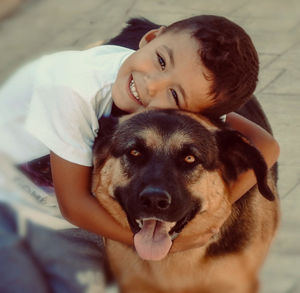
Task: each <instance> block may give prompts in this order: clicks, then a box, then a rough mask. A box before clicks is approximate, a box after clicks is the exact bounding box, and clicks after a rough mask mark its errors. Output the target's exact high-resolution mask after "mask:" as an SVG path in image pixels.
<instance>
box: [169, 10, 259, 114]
mask: <svg viewBox="0 0 300 293" xmlns="http://www.w3.org/2000/svg"><path fill="white" fill-rule="evenodd" d="M181 30H188V31H190V32H191V36H192V37H193V38H195V39H196V40H198V41H199V43H200V48H199V55H200V57H201V61H202V63H203V64H204V66H205V67H206V68H207V69H208V70H209V71H210V72H211V73H212V75H213V76H212V79H213V85H212V88H211V92H210V94H211V95H213V97H214V100H215V103H214V105H213V106H211V107H209V108H208V109H206V110H205V111H204V113H203V114H207V115H209V116H213V117H219V116H221V115H223V114H226V113H229V112H232V111H234V110H237V109H238V108H239V107H240V106H241V105H243V104H244V103H245V102H246V101H247V100H248V99H249V98H250V97H251V96H252V94H253V92H254V90H255V88H256V85H257V81H258V71H259V60H258V55H257V52H256V49H255V47H254V45H253V43H252V40H251V38H250V37H249V35H248V34H247V33H246V32H245V31H244V30H243V29H242V28H241V27H240V26H239V25H237V24H235V23H234V22H232V21H230V20H228V19H226V18H225V17H221V16H215V15H200V16H195V17H191V18H187V19H183V20H181V21H178V22H175V23H173V24H171V25H169V26H167V28H166V30H165V32H170V31H171V32H176V31H177V32H178V31H181Z"/></svg>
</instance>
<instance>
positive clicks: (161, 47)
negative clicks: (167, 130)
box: [112, 28, 213, 113]
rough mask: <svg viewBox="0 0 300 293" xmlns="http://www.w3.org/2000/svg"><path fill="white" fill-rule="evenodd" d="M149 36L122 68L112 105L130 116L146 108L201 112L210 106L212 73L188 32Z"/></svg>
mask: <svg viewBox="0 0 300 293" xmlns="http://www.w3.org/2000/svg"><path fill="white" fill-rule="evenodd" d="M163 30H164V28H160V29H158V30H152V31H150V32H148V33H147V34H146V35H145V36H144V37H143V39H142V40H141V42H140V49H139V50H138V51H136V52H134V53H133V54H132V55H131V56H129V57H128V58H127V59H126V60H125V62H124V63H123V64H122V66H121V68H120V70H119V72H118V75H117V79H116V81H115V83H114V85H113V88H112V96H113V100H114V103H115V104H116V106H117V107H119V108H120V109H121V110H123V111H126V112H129V113H132V112H136V111H139V110H142V109H144V108H147V107H153V108H168V109H172V108H180V109H184V110H188V111H192V112H201V111H202V110H204V109H206V108H207V107H209V106H211V105H212V104H213V99H212V96H210V95H209V92H210V88H211V85H212V80H211V78H207V77H211V76H212V75H211V73H210V72H209V71H208V69H207V68H206V67H205V66H204V65H203V64H202V63H201V60H200V57H199V54H198V51H199V49H200V46H199V44H198V42H197V41H196V40H195V39H193V38H192V37H191V35H190V33H189V32H187V31H183V32H176V33H174V32H166V33H162V31H163Z"/></svg>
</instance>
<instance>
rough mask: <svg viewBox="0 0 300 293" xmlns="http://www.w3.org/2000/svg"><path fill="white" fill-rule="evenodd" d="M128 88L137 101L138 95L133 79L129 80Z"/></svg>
mask: <svg viewBox="0 0 300 293" xmlns="http://www.w3.org/2000/svg"><path fill="white" fill-rule="evenodd" d="M130 90H131V93H132V94H133V95H134V97H135V98H136V99H137V100H138V101H139V100H140V97H139V95H138V93H137V91H136V88H135V83H134V80H133V79H132V80H131V81H130Z"/></svg>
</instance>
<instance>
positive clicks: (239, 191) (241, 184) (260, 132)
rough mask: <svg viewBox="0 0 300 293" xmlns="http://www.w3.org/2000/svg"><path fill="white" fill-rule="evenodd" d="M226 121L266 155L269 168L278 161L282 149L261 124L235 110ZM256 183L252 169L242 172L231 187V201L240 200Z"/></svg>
mask: <svg viewBox="0 0 300 293" xmlns="http://www.w3.org/2000/svg"><path fill="white" fill-rule="evenodd" d="M226 123H227V124H228V125H229V126H230V127H231V128H232V129H234V130H237V131H239V132H240V133H242V134H243V135H244V136H245V137H247V138H248V139H249V141H250V142H251V143H252V144H253V145H254V146H255V147H256V148H257V149H258V150H259V151H260V153H261V154H262V156H263V157H264V159H265V161H266V164H267V166H268V168H271V167H272V166H273V165H274V164H275V163H276V161H277V159H278V157H279V152H280V149H279V144H278V143H277V141H276V140H275V139H274V137H273V136H272V135H271V134H269V133H268V132H267V131H266V130H264V129H263V128H262V127H260V126H259V125H257V124H255V123H253V122H251V121H250V120H248V119H246V118H244V117H242V116H241V115H239V114H237V113H233V112H232V113H229V114H228V115H227V117H226ZM255 184H256V177H255V175H254V172H253V171H252V170H248V171H246V172H244V173H242V174H240V175H239V177H238V178H237V180H236V181H235V182H234V183H232V184H231V187H230V191H231V198H230V199H231V202H232V203H233V202H235V201H236V200H238V199H239V198H240V197H241V196H242V195H243V194H245V193H246V192H247V191H248V190H249V189H250V188H251V187H252V186H254V185H255Z"/></svg>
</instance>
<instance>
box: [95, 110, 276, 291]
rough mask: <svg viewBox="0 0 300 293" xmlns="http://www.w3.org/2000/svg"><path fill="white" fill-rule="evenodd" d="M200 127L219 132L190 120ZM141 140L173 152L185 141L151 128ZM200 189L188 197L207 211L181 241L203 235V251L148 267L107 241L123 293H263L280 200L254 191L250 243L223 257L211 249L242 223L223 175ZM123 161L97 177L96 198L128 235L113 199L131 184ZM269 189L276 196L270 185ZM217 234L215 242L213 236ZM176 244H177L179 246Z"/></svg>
mask: <svg viewBox="0 0 300 293" xmlns="http://www.w3.org/2000/svg"><path fill="white" fill-rule="evenodd" d="M187 115H189V116H191V117H193V119H197V120H198V121H201V124H202V125H204V126H205V127H206V128H207V129H209V130H210V131H215V130H216V127H215V126H214V125H212V124H210V122H209V121H208V120H206V119H203V118H199V117H198V116H195V115H193V114H187ZM139 135H141V136H143V137H145V138H146V140H147V145H149V146H150V147H151V148H157V147H161V148H172V147H173V146H174V147H175V145H178V144H180V143H181V142H182V141H184V140H185V136H184V134H182V133H179V132H178V133H177V134H176V135H174V136H173V137H172V138H171V139H170V140H168V141H167V142H162V140H161V138H160V137H159V135H158V134H157V133H155V131H153V129H151V128H149V129H147V130H145V131H143V132H141V133H139ZM200 173H201V176H200V177H199V180H197V181H196V183H192V184H190V186H189V187H188V188H189V191H190V192H191V193H192V194H193V195H194V197H195V198H197V197H198V198H201V199H202V200H203V207H204V208H203V210H202V211H201V212H200V213H198V214H197V215H196V216H195V217H194V218H193V220H192V221H191V222H190V223H188V225H187V226H186V227H185V228H184V229H183V231H182V232H181V233H180V235H179V237H180V238H181V239H185V238H186V239H188V237H190V236H193V235H199V243H201V245H202V246H201V247H199V248H195V249H190V250H187V251H183V252H177V253H169V255H168V256H167V257H166V258H165V259H163V260H162V261H158V262H150V261H144V260H142V259H140V258H139V256H138V255H137V254H136V252H135V250H134V248H132V247H128V246H126V245H123V244H121V243H118V242H115V241H112V240H107V242H106V250H107V254H108V258H109V261H110V265H111V268H112V271H113V273H114V274H115V277H116V279H117V282H118V283H119V285H120V287H121V292H123V293H160V292H161V293H164V292H172V293H185V292H188V293H193V292H197V293H255V292H258V280H257V275H258V272H259V269H260V267H261V265H262V263H263V261H264V259H265V257H266V255H267V252H268V249H269V246H270V243H271V241H272V238H273V236H274V232H275V230H276V228H277V223H278V218H279V212H278V210H279V209H278V201H277V199H276V200H275V201H273V202H270V201H268V200H266V199H265V198H264V197H262V196H261V195H260V194H259V192H258V190H257V189H256V188H255V189H254V190H253V191H252V192H254V193H255V195H254V198H255V200H254V201H252V204H254V205H255V209H254V210H255V215H254V216H253V217H254V219H252V220H254V221H255V224H256V225H255V228H254V230H253V231H251V237H252V238H251V243H250V244H249V245H247V247H246V248H245V249H243V250H241V252H238V253H231V254H227V255H224V256H209V255H207V253H206V252H207V247H208V246H209V245H210V244H211V243H213V242H215V241H217V240H218V239H219V237H221V235H222V234H221V231H220V229H222V227H223V228H224V227H226V225H227V224H228V223H230V222H231V221H233V220H234V219H235V218H238V217H239V215H238V214H237V212H236V210H235V209H234V208H233V207H232V206H231V204H230V202H229V194H228V187H227V186H226V183H225V182H224V180H223V179H222V177H221V176H220V173H219V171H218V170H217V171H210V172H209V171H205V172H199V174H200ZM126 183H127V180H126V179H125V177H124V176H123V175H122V170H121V165H120V162H119V160H118V159H115V158H110V157H109V158H108V159H107V160H106V162H105V163H104V165H103V166H102V167H101V169H100V170H95V172H94V176H93V192H94V194H95V195H96V197H97V198H98V200H99V202H100V203H101V204H102V205H103V206H104V208H105V209H107V210H108V211H109V212H110V213H111V215H112V216H113V217H114V218H115V219H116V221H117V222H118V223H120V225H122V226H124V227H126V228H127V229H129V225H128V223H127V220H126V216H125V213H124V212H123V210H122V209H121V207H120V206H119V205H118V203H117V202H116V201H115V200H114V199H113V194H112V190H113V188H114V187H116V186H122V185H123V184H126ZM269 183H270V184H269V186H271V189H272V191H273V192H274V194H276V188H275V185H274V184H273V181H272V180H271V179H270V182H269ZM212 234H214V236H213V237H211V235H212ZM175 241H176V240H175Z"/></svg>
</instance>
